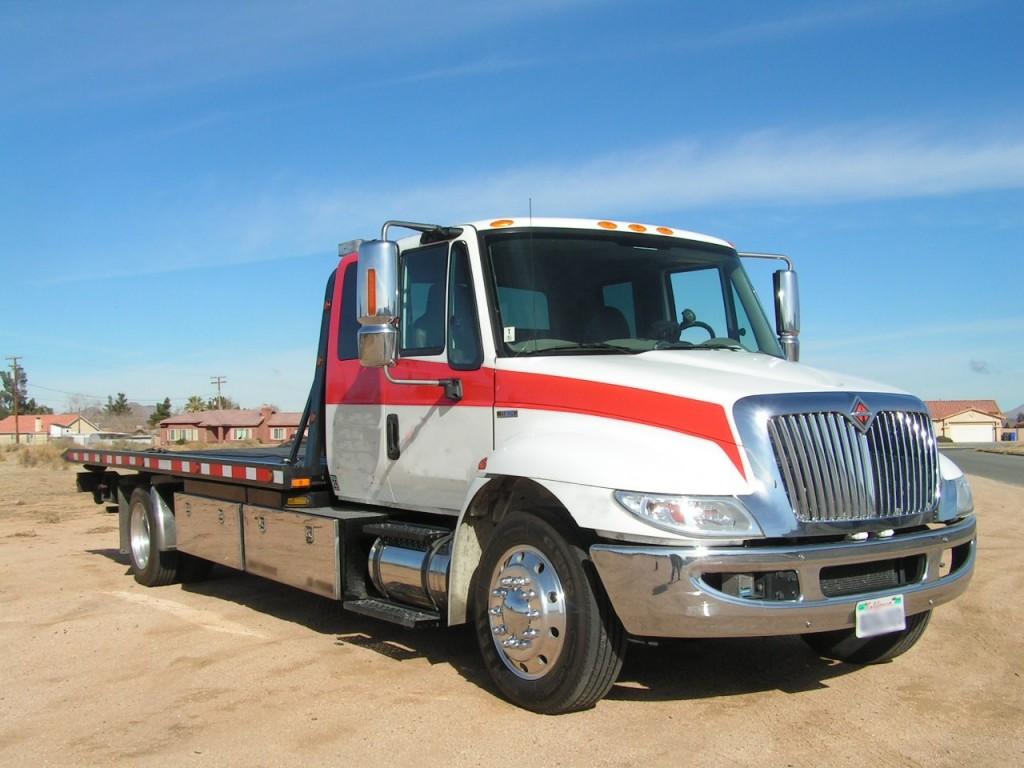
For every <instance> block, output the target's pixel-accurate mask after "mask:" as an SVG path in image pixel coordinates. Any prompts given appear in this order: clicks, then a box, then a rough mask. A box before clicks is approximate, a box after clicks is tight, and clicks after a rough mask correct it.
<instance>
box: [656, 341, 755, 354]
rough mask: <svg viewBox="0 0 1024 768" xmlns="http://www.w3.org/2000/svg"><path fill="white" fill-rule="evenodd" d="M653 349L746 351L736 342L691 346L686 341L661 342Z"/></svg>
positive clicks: (706, 343) (705, 343) (717, 342)
mask: <svg viewBox="0 0 1024 768" xmlns="http://www.w3.org/2000/svg"><path fill="white" fill-rule="evenodd" d="M654 349H656V350H659V349H731V350H733V351H734V352H735V351H737V350H744V351H745V350H746V348H745V347H744V346H743V345H742V344H740V343H739V342H738V341H732V340H729V341H716V342H715V343H714V344H712V343H710V342H707V341H705V342H704V343H703V344H691V343H689V342H688V341H662V342H659V343H658V345H657V346H655V347H654Z"/></svg>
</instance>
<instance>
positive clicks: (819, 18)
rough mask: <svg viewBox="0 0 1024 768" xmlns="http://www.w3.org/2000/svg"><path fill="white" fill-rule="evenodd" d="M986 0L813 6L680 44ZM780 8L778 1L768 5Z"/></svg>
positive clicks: (717, 43)
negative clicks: (775, 3)
mask: <svg viewBox="0 0 1024 768" xmlns="http://www.w3.org/2000/svg"><path fill="white" fill-rule="evenodd" d="M982 1H983V0H946V1H945V2H942V1H940V0H884V1H879V0H874V1H873V2H862V3H855V2H844V3H834V4H830V5H823V6H822V5H819V6H814V7H813V8H812V9H811V10H804V11H800V12H798V13H794V14H790V15H788V16H781V17H779V18H774V19H767V20H765V21H756V22H751V23H747V24H739V25H737V26H733V27H729V28H726V29H723V30H720V31H718V32H713V33H710V34H707V35H703V36H701V37H694V38H691V39H687V40H683V41H681V42H680V43H679V44H678V47H681V48H694V49H697V48H718V47H724V46H731V45H745V44H754V43H761V42H770V41H773V40H781V39H786V38H790V37H795V36H798V35H804V34H807V33H810V32H814V31H817V30H823V29H829V28H834V27H840V26H841V27H849V26H850V25H852V24H865V23H872V22H883V21H887V20H889V19H895V18H902V17H905V16H909V15H935V14H937V13H944V12H951V11H956V10H962V9H964V8H967V7H970V6H976V5H978V4H979V3H980V2H982ZM766 7H771V8H778V7H780V6H778V5H772V6H766Z"/></svg>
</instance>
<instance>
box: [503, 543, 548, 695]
mask: <svg viewBox="0 0 1024 768" xmlns="http://www.w3.org/2000/svg"><path fill="white" fill-rule="evenodd" d="M566 614H567V612H566V604H565V591H564V590H563V589H562V582H561V580H560V579H559V578H558V574H557V573H556V572H555V567H554V566H553V565H552V564H551V561H550V560H548V558H547V557H546V556H545V555H544V553H543V552H541V551H540V550H539V549H536V548H535V547H531V546H528V545H525V544H523V545H519V546H516V547H512V548H510V549H508V550H507V551H506V552H505V554H503V555H502V556H501V558H500V559H499V560H498V565H497V566H496V567H495V569H494V573H492V574H491V584H490V593H489V597H488V604H487V618H488V619H489V622H490V626H491V638H492V639H493V640H494V647H495V648H496V649H497V651H498V656H499V657H500V658H501V660H502V662H504V664H505V666H506V667H508V668H509V670H510V671H511V672H512V673H513V674H514V675H516V676H517V677H520V678H522V679H524V680H537V679H539V678H541V677H544V675H546V674H548V673H549V672H550V671H551V669H552V668H553V667H554V665H555V662H556V661H558V657H559V656H561V654H562V648H563V647H564V646H565V624H566Z"/></svg>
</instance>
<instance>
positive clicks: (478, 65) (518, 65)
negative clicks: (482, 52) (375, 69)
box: [379, 57, 535, 85]
mask: <svg viewBox="0 0 1024 768" xmlns="http://www.w3.org/2000/svg"><path fill="white" fill-rule="evenodd" d="M534 64H535V62H534V61H532V60H530V59H499V58H495V57H488V58H484V59H479V60H477V61H467V62H465V63H464V64H456V65H454V66H451V67H438V68H437V69H428V70H425V71H423V72H416V73H414V74H411V75H405V76H403V77H396V78H394V79H392V80H385V81H383V82H382V83H379V85H409V84H415V83H423V82H428V81H431V80H445V79H449V78H453V77H473V76H476V75H490V74H495V73H498V72H509V71H511V70H515V69H525V68H527V67H531V66H533V65H534Z"/></svg>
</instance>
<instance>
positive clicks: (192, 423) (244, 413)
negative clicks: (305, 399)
mask: <svg viewBox="0 0 1024 768" xmlns="http://www.w3.org/2000/svg"><path fill="white" fill-rule="evenodd" d="M301 418H302V414H301V413H295V412H292V411H275V410H274V409H273V408H270V407H269V406H264V407H263V408H260V409H258V410H250V409H242V408H237V409H227V410H223V411H200V412H198V413H179V414H177V415H175V416H168V417H167V418H166V419H164V420H163V421H161V422H160V441H161V442H162V443H176V442H179V441H183V442H187V443H227V442H232V441H235V440H255V441H257V442H260V443H280V442H284V441H285V440H290V439H291V438H292V437H293V436H294V435H295V433H296V431H298V428H299V419H301Z"/></svg>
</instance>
